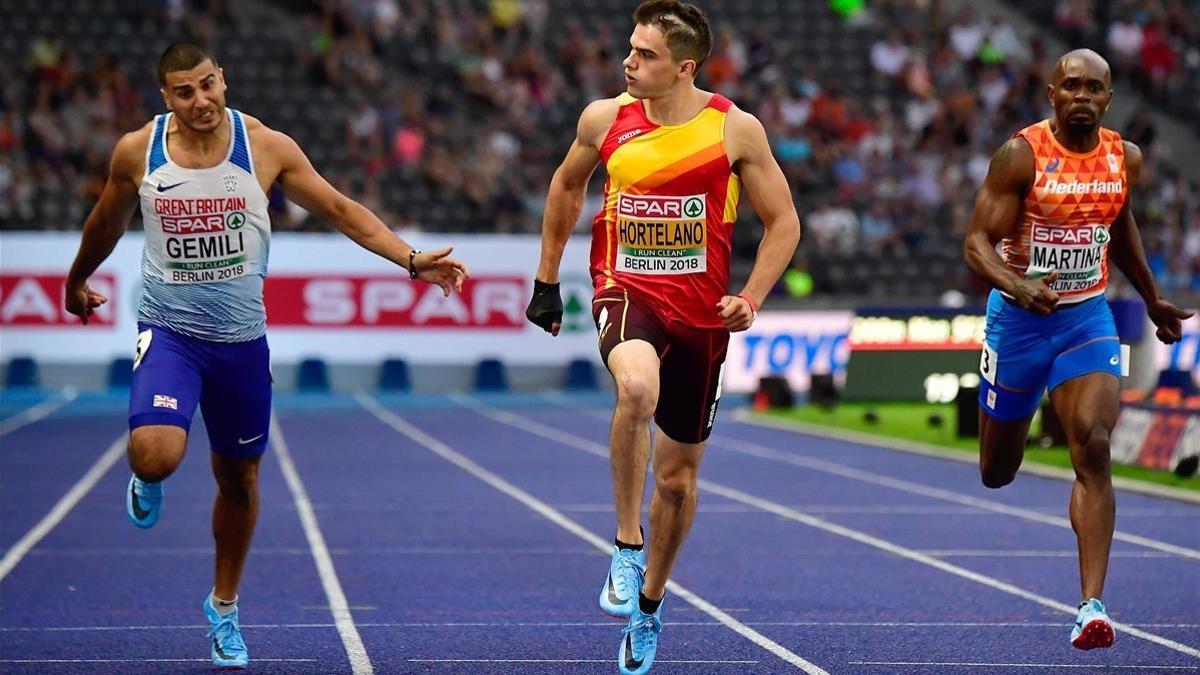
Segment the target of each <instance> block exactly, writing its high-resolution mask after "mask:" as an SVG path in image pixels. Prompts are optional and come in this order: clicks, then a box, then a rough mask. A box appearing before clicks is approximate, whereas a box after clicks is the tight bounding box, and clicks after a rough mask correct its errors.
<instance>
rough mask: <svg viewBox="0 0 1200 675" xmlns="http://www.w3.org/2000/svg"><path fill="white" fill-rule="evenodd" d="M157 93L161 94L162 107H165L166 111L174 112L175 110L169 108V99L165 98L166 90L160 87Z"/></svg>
mask: <svg viewBox="0 0 1200 675" xmlns="http://www.w3.org/2000/svg"><path fill="white" fill-rule="evenodd" d="M158 93H160V94H162V97H163V106H165V107H166V109H167V110H169V111H171V112H175V109H174V108H172V107H171V99H170V98H168V97H167V90H166V89H163V88H161V87H160V88H159V89H158Z"/></svg>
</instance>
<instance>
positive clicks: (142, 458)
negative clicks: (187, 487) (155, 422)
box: [129, 429, 187, 483]
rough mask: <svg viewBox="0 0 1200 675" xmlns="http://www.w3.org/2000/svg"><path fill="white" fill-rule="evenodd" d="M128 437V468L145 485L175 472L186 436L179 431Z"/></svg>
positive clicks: (136, 433)
mask: <svg viewBox="0 0 1200 675" xmlns="http://www.w3.org/2000/svg"><path fill="white" fill-rule="evenodd" d="M139 431H140V429H134V430H133V433H131V434H130V435H129V468H131V469H132V470H133V473H134V474H136V475H137V477H138V478H140V479H142V480H144V481H146V482H147V483H157V482H159V481H162V480H163V479H165V478H166V477H167V476H170V475H171V474H172V473H174V472H175V469H176V468H178V467H179V463H180V461H182V460H183V452H184V446H185V444H186V442H187V435H186V433H185V432H184V431H183V430H182V429H179V430H178V431H179V434H178V436H179V437H178V438H177V437H176V434H173V433H138V432H139Z"/></svg>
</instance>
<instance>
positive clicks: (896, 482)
mask: <svg viewBox="0 0 1200 675" xmlns="http://www.w3.org/2000/svg"><path fill="white" fill-rule="evenodd" d="M709 443H710V445H711V444H715V445H717V446H718V447H725V448H729V449H730V450H733V451H735V452H739V453H741V454H744V455H750V456H751V457H757V458H759V459H766V460H771V461H775V462H781V463H784V464H792V465H794V466H799V467H803V468H806V469H812V470H814V471H819V472H821V473H827V474H831V475H835V476H841V477H842V478H849V479H851V480H857V481H860V482H863V483H869V484H871V485H879V486H882V487H886V488H891V489H893V490H900V491H902V492H908V493H910V494H916V495H921V496H923V497H929V498H931V499H940V500H942V501H947V502H954V503H956V504H962V505H964V506H972V507H975V508H977V509H984V510H987V511H993V512H995V513H1002V514H1005V515H1008V516H1015V517H1017V518H1022V519H1024V520H1030V521H1033V522H1037V523H1042V524H1045V525H1053V526H1055V527H1060V528H1064V529H1068V530H1069V529H1071V521H1070V520H1067V519H1066V518H1063V517H1061V516H1051V515H1047V514H1045V513H1040V512H1038V511H1034V510H1031V509H1025V508H1021V507H1019V506H1009V505H1007V504H1002V503H1000V502H995V501H992V500H990V499H981V498H979V497H972V496H970V495H965V494H962V493H959V492H954V491H951V490H943V489H942V488H935V487H932V486H929V485H924V484H921V483H914V482H912V481H908V480H904V479H901V478H892V477H890V476H885V475H883V474H878V473H874V472H871V471H864V470H862V469H855V468H851V467H848V466H843V465H841V464H837V463H835V462H829V461H826V460H823V459H816V458H815V457H804V456H801V455H797V454H795V453H792V452H785V451H782V450H775V449H773V448H768V447H766V446H763V445H760V444H758V443H750V442H748V441H742V440H739V439H735V438H728V437H725V436H718V435H714V436H713V437H712V438H711V439H709ZM1113 539H1115V540H1117V541H1123V542H1126V543H1129V544H1136V545H1138V546H1143V547H1145V548H1152V549H1155V550H1157V551H1163V552H1164V553H1171V554H1174V555H1177V556H1183V557H1185V558H1192V559H1193V560H1200V550H1196V549H1193V548H1187V547H1185V546H1178V545H1176V544H1170V543H1167V542H1164V541H1159V540H1157V539H1151V538H1149V537H1143V536H1141V535H1137V534H1130V533H1128V532H1121V531H1120V530H1118V531H1116V532H1114V533H1113Z"/></svg>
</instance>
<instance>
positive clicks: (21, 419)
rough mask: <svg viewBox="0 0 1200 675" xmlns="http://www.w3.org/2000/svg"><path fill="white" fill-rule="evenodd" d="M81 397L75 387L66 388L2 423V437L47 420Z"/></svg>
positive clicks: (0, 428)
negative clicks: (47, 417)
mask: <svg viewBox="0 0 1200 675" xmlns="http://www.w3.org/2000/svg"><path fill="white" fill-rule="evenodd" d="M78 396H79V391H77V390H76V389H75V387H64V388H63V390H62V391H61V392H60V393H58V394H56V395H52V396H48V397H46V400H44V401H42V402H41V403H38V404H37V405H35V406H32V407H30V408H26V409H25V410H22V411H21V412H19V413H17V414H15V415H13V416H12V417H9V418H7V419H5V420H4V421H3V422H0V436H3V435H5V434H11V433H12V432H14V431H16V430H17V429H20V428H21V427H26V426H29V425H30V424H33V423H34V422H36V421H38V420H40V419H43V418H45V417H46V416H48V415H50V414H52V413H54V412H55V411H57V410H58V409H60V408H62V407H63V406H65V405H66V404H68V403H70V402H71V401H74V400H75V398H76V397H78Z"/></svg>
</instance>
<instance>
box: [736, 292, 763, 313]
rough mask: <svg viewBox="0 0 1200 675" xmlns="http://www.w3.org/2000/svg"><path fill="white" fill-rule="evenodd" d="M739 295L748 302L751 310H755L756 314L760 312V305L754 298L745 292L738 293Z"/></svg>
mask: <svg viewBox="0 0 1200 675" xmlns="http://www.w3.org/2000/svg"><path fill="white" fill-rule="evenodd" d="M737 296H738V297H739V298H741V299H743V300H745V301H746V304H748V305H750V311H751V312H754V313H755V314H758V305H757V304H755V303H754V300H752V299H751V298H750V296H748V295H746V294H745V293H738V294H737Z"/></svg>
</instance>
